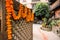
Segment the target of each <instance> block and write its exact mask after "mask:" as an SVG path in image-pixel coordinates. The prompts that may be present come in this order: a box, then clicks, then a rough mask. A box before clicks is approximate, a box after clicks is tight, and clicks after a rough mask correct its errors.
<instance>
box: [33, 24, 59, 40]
mask: <svg viewBox="0 0 60 40" xmlns="http://www.w3.org/2000/svg"><path fill="white" fill-rule="evenodd" d="M40 27H41V25H39V24H33V40H60V38H59V37H58V36H57V35H56V34H54V33H53V32H52V31H49V32H47V31H44V30H41V29H40Z"/></svg>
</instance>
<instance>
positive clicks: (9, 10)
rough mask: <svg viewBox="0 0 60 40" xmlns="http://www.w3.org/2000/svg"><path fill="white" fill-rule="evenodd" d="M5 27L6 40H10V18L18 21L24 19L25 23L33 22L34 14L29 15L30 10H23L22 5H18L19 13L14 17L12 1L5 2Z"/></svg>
mask: <svg viewBox="0 0 60 40" xmlns="http://www.w3.org/2000/svg"><path fill="white" fill-rule="evenodd" d="M6 11H7V13H6V25H7V34H8V40H12V24H11V19H10V18H11V17H13V19H14V20H19V19H20V18H26V21H27V22H30V21H34V14H33V13H31V10H30V9H28V8H27V7H25V8H23V5H22V4H20V5H19V12H18V14H17V15H16V14H15V12H14V9H13V0H6Z"/></svg>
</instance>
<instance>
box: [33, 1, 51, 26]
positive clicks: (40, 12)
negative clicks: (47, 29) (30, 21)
mask: <svg viewBox="0 0 60 40" xmlns="http://www.w3.org/2000/svg"><path fill="white" fill-rule="evenodd" d="M34 13H35V16H36V17H38V16H39V17H40V18H42V19H41V20H43V24H42V26H46V24H47V22H48V20H49V18H50V16H51V15H50V10H49V5H48V4H47V3H43V2H39V3H37V4H36V6H35V7H34Z"/></svg>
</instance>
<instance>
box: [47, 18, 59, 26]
mask: <svg viewBox="0 0 60 40" xmlns="http://www.w3.org/2000/svg"><path fill="white" fill-rule="evenodd" d="M58 23H60V19H59V20H51V21H50V23H49V24H48V25H49V26H50V27H53V26H57V25H58Z"/></svg>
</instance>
